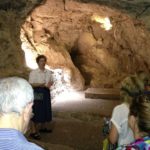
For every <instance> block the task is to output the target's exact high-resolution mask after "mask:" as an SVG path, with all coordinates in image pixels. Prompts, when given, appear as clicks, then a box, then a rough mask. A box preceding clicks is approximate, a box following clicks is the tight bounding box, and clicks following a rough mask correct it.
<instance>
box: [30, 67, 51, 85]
mask: <svg viewBox="0 0 150 150" xmlns="http://www.w3.org/2000/svg"><path fill="white" fill-rule="evenodd" d="M49 81H51V82H52V73H51V71H49V70H48V69H45V70H44V71H42V70H40V69H39V68H38V69H35V70H33V71H31V72H30V74H29V82H30V83H31V84H33V83H45V84H47V83H48V82H49Z"/></svg>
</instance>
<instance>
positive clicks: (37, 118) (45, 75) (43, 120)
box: [29, 55, 52, 140]
mask: <svg viewBox="0 0 150 150" xmlns="http://www.w3.org/2000/svg"><path fill="white" fill-rule="evenodd" d="M46 61H47V58H46V56H44V55H39V56H38V57H37V58H36V62H37V64H38V68H37V69H35V70H33V71H31V72H30V75H29V82H30V84H31V85H32V87H33V89H34V105H33V113H34V116H33V118H32V122H31V134H30V136H31V137H32V138H34V139H37V140H38V139H40V134H39V131H41V132H51V130H49V129H48V123H49V122H50V121H52V110H51V96H50V87H51V85H52V74H51V72H50V71H49V70H48V69H45V64H46Z"/></svg>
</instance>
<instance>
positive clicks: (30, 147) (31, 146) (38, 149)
mask: <svg viewBox="0 0 150 150" xmlns="http://www.w3.org/2000/svg"><path fill="white" fill-rule="evenodd" d="M22 146H23V149H25V150H26V149H28V150H44V149H43V148H42V147H40V146H38V145H36V144H34V143H32V142H27V143H24V144H23V145H22Z"/></svg>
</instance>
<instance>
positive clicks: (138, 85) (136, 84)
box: [108, 72, 146, 145]
mask: <svg viewBox="0 0 150 150" xmlns="http://www.w3.org/2000/svg"><path fill="white" fill-rule="evenodd" d="M141 73H142V74H143V72H141ZM140 75H141V74H140ZM145 78H146V76H145V77H143V75H142V78H141V76H139V74H138V75H134V76H130V77H127V78H125V79H124V80H123V82H122V85H121V91H120V96H121V100H122V101H123V103H122V104H120V105H118V106H116V107H115V108H114V109H113V113H112V118H111V130H110V133H109V137H108V138H109V141H110V143H111V144H116V143H117V144H118V145H127V144H129V143H131V142H133V141H134V136H133V132H132V130H131V128H130V127H129V126H128V114H129V107H130V105H131V104H132V100H133V98H134V97H135V96H137V95H139V93H141V92H142V91H144V85H145V80H146V79H145Z"/></svg>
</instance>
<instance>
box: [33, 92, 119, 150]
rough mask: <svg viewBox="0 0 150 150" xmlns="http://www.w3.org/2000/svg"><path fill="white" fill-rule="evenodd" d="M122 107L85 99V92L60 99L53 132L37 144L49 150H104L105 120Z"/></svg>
mask: <svg viewBox="0 0 150 150" xmlns="http://www.w3.org/2000/svg"><path fill="white" fill-rule="evenodd" d="M71 94H72V96H71ZM119 103H120V101H119V100H110V99H109V100H106V99H105V100H104V99H88V98H84V92H78V93H70V96H68V97H66V96H65V95H61V97H60V98H58V99H57V100H55V103H54V104H53V116H54V117H53V123H52V124H50V127H51V128H53V132H52V133H48V134H42V135H41V136H42V139H41V141H34V142H36V143H37V144H39V145H41V146H43V147H44V149H47V150H102V139H103V137H102V125H103V117H104V116H110V115H111V112H112V109H113V108H114V106H116V105H117V104H119Z"/></svg>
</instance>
